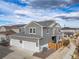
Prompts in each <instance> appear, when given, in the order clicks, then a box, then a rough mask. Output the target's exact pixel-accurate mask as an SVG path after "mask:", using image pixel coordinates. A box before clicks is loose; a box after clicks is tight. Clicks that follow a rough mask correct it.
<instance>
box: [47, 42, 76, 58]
mask: <svg viewBox="0 0 79 59" xmlns="http://www.w3.org/2000/svg"><path fill="white" fill-rule="evenodd" d="M75 48H76V46H75V45H74V44H73V43H70V48H68V47H65V48H63V47H62V48H60V49H58V50H57V51H56V52H55V53H53V54H51V55H50V56H48V57H47V58H46V59H71V57H72V54H73V53H74V50H75Z"/></svg>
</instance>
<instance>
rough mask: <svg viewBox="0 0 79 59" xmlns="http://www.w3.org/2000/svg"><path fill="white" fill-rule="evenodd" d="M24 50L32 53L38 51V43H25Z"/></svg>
mask: <svg viewBox="0 0 79 59" xmlns="http://www.w3.org/2000/svg"><path fill="white" fill-rule="evenodd" d="M23 48H24V49H27V50H31V51H36V43H35V42H28V41H23Z"/></svg>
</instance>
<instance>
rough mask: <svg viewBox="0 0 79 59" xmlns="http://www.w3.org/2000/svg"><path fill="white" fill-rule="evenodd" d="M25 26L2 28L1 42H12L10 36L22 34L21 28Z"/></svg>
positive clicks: (0, 33)
mask: <svg viewBox="0 0 79 59" xmlns="http://www.w3.org/2000/svg"><path fill="white" fill-rule="evenodd" d="M23 26H24V24H20V25H11V26H1V27H0V42H1V41H2V40H8V41H10V39H9V35H12V34H16V33H19V32H21V28H22V27H23Z"/></svg>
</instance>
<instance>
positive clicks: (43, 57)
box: [33, 49, 56, 59]
mask: <svg viewBox="0 0 79 59" xmlns="http://www.w3.org/2000/svg"><path fill="white" fill-rule="evenodd" d="M55 51H56V49H49V50H48V51H46V52H36V53H34V54H33V56H36V57H40V58H42V59H45V58H46V57H48V56H49V55H51V54H52V53H54V52H55Z"/></svg>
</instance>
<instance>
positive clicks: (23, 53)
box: [3, 47, 40, 59]
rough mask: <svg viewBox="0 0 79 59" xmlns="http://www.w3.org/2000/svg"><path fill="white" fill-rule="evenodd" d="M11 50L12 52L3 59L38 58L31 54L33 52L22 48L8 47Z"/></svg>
mask: <svg viewBox="0 0 79 59" xmlns="http://www.w3.org/2000/svg"><path fill="white" fill-rule="evenodd" d="M10 49H11V50H14V52H12V53H9V54H8V55H7V56H5V57H4V58H3V59H40V58H38V57H34V56H32V54H33V52H31V51H28V50H24V49H17V48H14V47H12V48H10Z"/></svg>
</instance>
